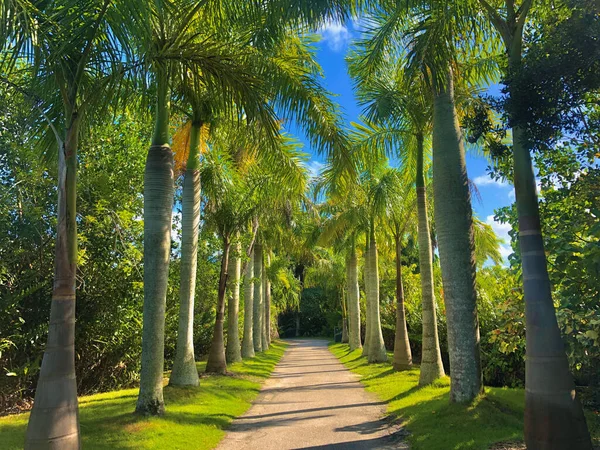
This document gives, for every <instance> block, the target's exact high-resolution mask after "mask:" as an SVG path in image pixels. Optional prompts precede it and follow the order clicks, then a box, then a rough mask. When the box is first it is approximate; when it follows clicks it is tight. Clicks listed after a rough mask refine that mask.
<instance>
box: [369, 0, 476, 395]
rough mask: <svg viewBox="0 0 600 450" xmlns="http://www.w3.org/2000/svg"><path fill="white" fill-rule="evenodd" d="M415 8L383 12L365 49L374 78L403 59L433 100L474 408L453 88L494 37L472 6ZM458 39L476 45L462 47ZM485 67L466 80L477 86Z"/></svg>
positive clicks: (462, 388)
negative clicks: (375, 72) (468, 62)
mask: <svg viewBox="0 0 600 450" xmlns="http://www.w3.org/2000/svg"><path fill="white" fill-rule="evenodd" d="M410 6H411V7H410V9H409V10H410V13H411V14H410V15H409V16H408V17H409V18H410V20H406V15H405V14H403V11H402V10H401V8H399V7H398V5H396V4H384V3H383V2H382V3H381V4H380V5H378V7H379V9H378V10H377V13H376V14H373V18H372V21H373V26H372V27H371V33H369V34H370V35H367V38H366V39H365V43H364V45H365V46H366V47H368V48H369V49H370V52H369V54H368V55H367V56H366V57H365V58H364V61H363V62H362V64H363V66H364V67H365V68H366V70H367V72H369V71H373V70H375V69H376V68H378V67H381V66H382V65H383V64H384V62H385V61H386V60H387V59H389V58H399V59H404V60H406V61H407V67H408V69H409V73H410V76H409V78H412V77H413V76H414V74H416V73H420V74H422V76H423V77H424V79H425V81H426V85H427V87H428V89H430V91H431V95H432V97H433V102H432V103H433V113H432V126H433V185H434V200H435V202H434V214H435V217H436V227H437V231H438V242H439V249H440V263H441V267H442V280H443V284H444V297H445V302H446V314H447V322H448V342H449V353H450V371H451V372H452V377H451V395H450V400H451V401H453V402H468V401H471V400H472V399H474V398H475V396H477V395H478V394H479V392H481V388H482V382H481V367H480V359H479V327H478V319H477V303H476V291H475V270H476V265H475V258H474V243H473V218H472V210H471V200H470V191H469V185H468V178H467V174H466V165H465V156H464V145H463V139H462V134H461V130H460V126H459V123H458V119H457V110H456V101H455V88H454V82H455V76H456V72H457V70H459V68H460V63H461V61H463V60H465V59H466V58H472V57H473V56H479V53H482V52H483V49H485V47H482V46H481V45H480V44H481V42H482V38H487V37H488V35H486V30H487V29H486V28H485V26H484V24H482V23H480V22H481V21H479V22H478V21H477V19H479V16H477V14H475V13H474V10H473V5H472V4H471V2H454V3H448V2H440V1H438V0H429V1H426V2H414V4H413V3H411V5H410ZM459 33H462V34H459ZM459 38H460V41H461V42H469V43H470V44H472V45H471V46H464V47H460V48H457V46H456V45H455V43H456V42H458V41H459ZM405 48H406V49H408V52H407V51H405V50H404V49H405ZM483 67H484V66H482V65H479V66H478V69H479V72H478V71H477V70H472V71H471V73H470V74H468V73H466V72H464V71H463V72H462V74H461V75H462V76H463V78H465V79H466V80H467V81H473V80H474V79H475V77H474V75H475V74H482V73H483Z"/></svg>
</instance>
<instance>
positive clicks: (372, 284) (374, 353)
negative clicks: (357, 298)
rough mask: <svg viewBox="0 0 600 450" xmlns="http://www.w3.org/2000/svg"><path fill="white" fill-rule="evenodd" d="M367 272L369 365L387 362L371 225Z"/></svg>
mask: <svg viewBox="0 0 600 450" xmlns="http://www.w3.org/2000/svg"><path fill="white" fill-rule="evenodd" d="M368 251H369V260H368V264H369V272H368V277H369V278H368V284H367V286H366V289H367V298H368V301H369V302H370V303H371V316H372V317H371V339H370V341H369V354H368V356H367V360H368V361H369V363H380V362H385V361H387V353H386V351H385V343H384V342H383V333H382V332H381V317H380V314H379V268H378V261H377V260H378V256H377V241H376V240H375V228H374V226H373V225H371V239H370V243H369V250H368Z"/></svg>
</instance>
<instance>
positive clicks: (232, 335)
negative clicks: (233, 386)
mask: <svg viewBox="0 0 600 450" xmlns="http://www.w3.org/2000/svg"><path fill="white" fill-rule="evenodd" d="M241 251H242V248H241V244H240V241H239V240H236V243H235V250H234V251H233V252H232V255H231V258H230V259H231V262H232V264H231V265H230V270H231V269H233V270H232V274H233V276H232V277H230V279H229V291H230V296H229V304H228V309H227V348H226V349H225V356H226V358H227V364H231V363H234V362H238V361H241V360H242V350H241V347H240V332H239V325H238V321H239V311H240V278H241V276H242V259H241V258H240V252H241Z"/></svg>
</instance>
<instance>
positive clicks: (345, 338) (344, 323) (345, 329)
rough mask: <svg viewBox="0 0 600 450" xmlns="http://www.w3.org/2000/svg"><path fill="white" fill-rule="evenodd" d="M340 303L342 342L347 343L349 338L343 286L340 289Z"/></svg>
mask: <svg viewBox="0 0 600 450" xmlns="http://www.w3.org/2000/svg"><path fill="white" fill-rule="evenodd" d="M340 292H341V294H340V295H341V302H340V303H341V304H342V343H343V344H347V343H348V341H349V340H350V338H349V337H348V308H347V306H346V298H345V297H344V288H343V287H342V288H341V289H340Z"/></svg>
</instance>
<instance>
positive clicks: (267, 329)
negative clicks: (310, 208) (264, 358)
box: [263, 249, 271, 349]
mask: <svg viewBox="0 0 600 450" xmlns="http://www.w3.org/2000/svg"><path fill="white" fill-rule="evenodd" d="M270 267H271V252H270V251H269V250H268V249H267V250H266V251H265V276H264V277H263V279H264V280H265V283H264V303H265V308H264V309H265V317H264V322H265V326H264V336H265V342H264V343H263V347H264V348H266V349H268V348H269V347H270V346H271V280H270V279H269V276H268V270H269V268H270Z"/></svg>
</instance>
